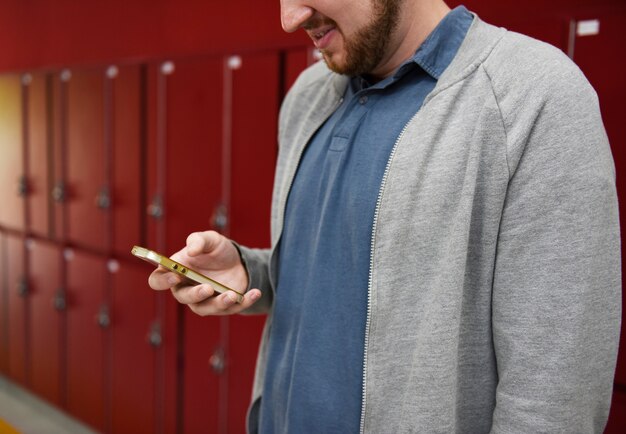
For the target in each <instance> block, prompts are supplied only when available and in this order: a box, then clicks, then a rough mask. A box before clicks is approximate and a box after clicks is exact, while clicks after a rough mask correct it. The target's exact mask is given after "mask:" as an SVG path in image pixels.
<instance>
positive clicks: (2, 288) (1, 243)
mask: <svg viewBox="0 0 626 434" xmlns="http://www.w3.org/2000/svg"><path fill="white" fill-rule="evenodd" d="M6 261H7V246H6V236H5V235H4V232H2V231H0V373H3V374H5V375H6V374H8V372H9V291H8V287H9V282H8V279H7V262H6Z"/></svg>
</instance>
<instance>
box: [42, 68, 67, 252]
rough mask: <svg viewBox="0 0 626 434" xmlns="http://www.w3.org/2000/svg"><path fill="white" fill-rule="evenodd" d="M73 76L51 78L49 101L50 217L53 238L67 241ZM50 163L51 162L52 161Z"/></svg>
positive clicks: (61, 74) (63, 75)
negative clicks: (68, 96) (70, 89)
mask: <svg viewBox="0 0 626 434" xmlns="http://www.w3.org/2000/svg"><path fill="white" fill-rule="evenodd" d="M71 76H72V73H71V72H70V71H69V70H63V71H61V72H59V73H57V74H54V76H53V77H52V78H51V84H50V86H51V89H50V91H49V92H50V93H49V95H50V99H49V101H48V104H49V107H50V110H51V111H52V113H51V116H50V118H51V122H52V133H51V138H52V144H51V147H52V152H51V153H50V154H49V156H50V157H49V160H48V164H49V167H50V168H51V170H52V174H51V175H50V179H51V180H52V185H51V186H50V188H51V190H50V191H49V194H50V200H51V201H52V202H51V203H52V206H51V207H50V209H51V214H50V227H51V229H50V233H51V238H53V239H54V240H57V241H62V242H64V241H65V240H66V238H67V232H68V229H67V226H68V219H67V202H68V199H69V193H68V187H67V170H68V169H67V140H68V139H67V136H68V125H69V124H68V101H67V95H68V86H69V84H68V83H69V80H70V79H71ZM50 160H51V161H50Z"/></svg>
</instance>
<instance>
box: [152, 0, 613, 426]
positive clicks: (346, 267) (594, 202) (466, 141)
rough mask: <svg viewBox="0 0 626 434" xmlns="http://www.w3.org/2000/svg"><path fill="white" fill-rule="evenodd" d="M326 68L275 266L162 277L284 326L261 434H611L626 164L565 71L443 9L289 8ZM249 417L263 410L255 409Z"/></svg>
mask: <svg viewBox="0 0 626 434" xmlns="http://www.w3.org/2000/svg"><path fill="white" fill-rule="evenodd" d="M281 14H282V25H283V28H284V29H285V30H286V31H288V32H292V31H296V30H297V29H303V30H304V31H305V32H306V33H307V34H308V35H309V36H310V37H311V39H312V40H313V42H314V44H315V46H316V47H317V48H318V49H319V50H320V52H321V53H322V55H323V58H324V62H319V63H318V64H316V65H314V66H312V67H311V68H309V69H308V70H306V71H305V72H304V73H303V74H302V75H301V76H300V77H299V79H298V80H297V82H296V84H295V85H294V86H293V88H292V89H291V91H290V92H289V94H288V95H287V97H286V99H285V101H284V104H283V106H282V109H281V115H280V127H279V145H280V150H279V157H278V163H277V172H276V180H275V188H274V197H273V207H272V247H271V249H268V250H255V249H250V248H246V247H243V246H238V245H236V244H234V243H232V242H231V241H230V240H227V239H226V238H224V237H223V236H221V235H219V234H217V233H215V232H211V231H207V232H202V233H194V234H191V235H190V236H189V237H188V239H187V244H186V246H185V247H184V248H183V249H182V250H181V251H180V252H178V253H177V254H175V255H174V258H175V259H177V260H178V261H179V262H183V263H185V264H187V265H189V266H191V267H195V268H197V269H199V270H200V271H201V272H204V273H206V274H207V275H209V276H212V277H215V278H217V279H218V280H221V281H223V283H225V284H227V285H229V286H231V287H233V288H235V289H237V290H239V291H241V292H245V297H244V299H243V302H241V303H237V302H236V299H235V298H234V297H232V295H234V294H230V293H225V294H222V295H219V296H214V291H213V288H211V287H210V286H209V285H198V286H185V285H182V286H181V285H178V284H179V283H180V280H179V278H178V277H176V276H175V275H173V274H171V273H167V272H166V271H164V270H161V269H159V270H155V272H154V273H153V274H152V275H151V277H150V284H151V286H152V287H153V288H155V289H167V288H171V289H172V292H173V294H174V296H175V297H176V298H177V299H178V301H180V302H181V303H184V304H187V305H189V307H190V308H191V309H192V310H193V311H194V312H196V313H198V314H200V315H216V314H233V313H239V312H243V313H267V314H268V317H267V322H266V326H265V331H264V335H263V341H262V345H261V349H260V352H259V357H258V364H257V374H256V379H255V385H254V396H253V401H252V405H251V408H250V412H249V420H248V429H249V431H250V432H254V433H355V432H367V433H409V432H420V433H435V432H437V433H472V434H475V433H488V432H492V433H513V432H516V433H518V432H519V433H538V432H568V433H571V432H585V433H591V432H598V433H599V432H602V430H603V428H604V425H605V423H606V420H607V416H608V411H609V404H610V399H611V390H612V379H613V373H614V369H615V361H616V352H617V346H618V334H619V323H620V317H621V313H620V304H621V303H620V284H621V283H620V253H619V249H620V247H619V223H618V214H617V199H616V191H615V173H614V167H613V161H612V156H611V153H610V148H609V145H608V142H607V138H606V135H605V132H604V128H603V125H602V121H601V117H600V112H599V108H598V101H597V97H596V95H595V93H594V91H593V90H592V89H591V87H590V85H589V84H588V82H587V81H586V80H585V78H584V76H583V75H582V73H581V72H580V71H579V70H578V68H577V67H576V66H575V65H574V64H573V63H572V62H571V61H570V60H569V59H568V58H567V57H566V56H565V55H564V54H563V53H561V52H560V51H558V50H557V49H555V48H553V47H551V46H549V45H547V44H544V43H541V42H539V41H536V40H533V39H530V38H528V37H525V36H522V35H519V34H515V33H513V32H508V31H506V30H504V29H501V28H497V27H494V26H491V25H489V24H486V23H484V22H483V21H481V20H480V18H479V17H478V16H476V15H475V14H473V13H470V12H469V11H468V10H467V9H465V8H464V7H458V8H456V9H454V10H452V11H451V10H450V9H449V8H448V6H447V5H446V4H445V3H444V2H443V1H441V0H281ZM242 404H243V403H242Z"/></svg>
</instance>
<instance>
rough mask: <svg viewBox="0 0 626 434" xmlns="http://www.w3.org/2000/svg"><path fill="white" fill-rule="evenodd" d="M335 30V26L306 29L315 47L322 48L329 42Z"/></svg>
mask: <svg viewBox="0 0 626 434" xmlns="http://www.w3.org/2000/svg"><path fill="white" fill-rule="evenodd" d="M334 31H335V26H324V27H318V28H315V29H311V30H309V31H308V33H309V36H310V37H311V39H312V40H313V43H314V44H315V47H317V48H318V49H320V50H321V49H324V48H326V47H327V46H328V45H329V44H330V40H331V39H332V36H333V34H334Z"/></svg>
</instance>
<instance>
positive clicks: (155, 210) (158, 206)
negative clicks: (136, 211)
mask: <svg viewBox="0 0 626 434" xmlns="http://www.w3.org/2000/svg"><path fill="white" fill-rule="evenodd" d="M148 215H149V216H150V217H152V218H154V219H160V218H162V217H163V199H162V198H161V195H160V194H156V195H154V198H153V199H152V203H151V204H150V205H148Z"/></svg>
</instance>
